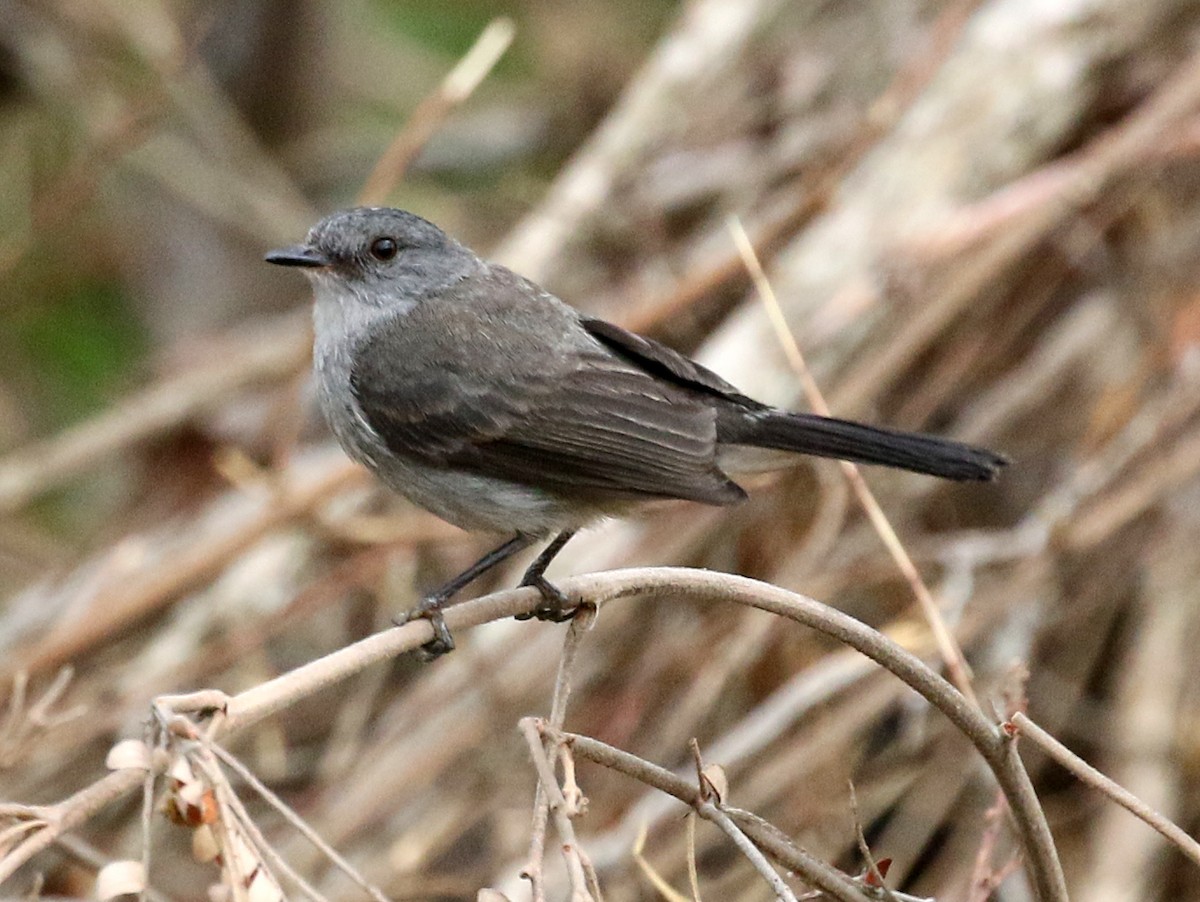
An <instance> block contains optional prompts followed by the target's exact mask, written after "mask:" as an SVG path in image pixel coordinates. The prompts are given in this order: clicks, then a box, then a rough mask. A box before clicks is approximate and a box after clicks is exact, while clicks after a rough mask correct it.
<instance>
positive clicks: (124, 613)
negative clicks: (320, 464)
mask: <svg viewBox="0 0 1200 902" xmlns="http://www.w3.org/2000/svg"><path fill="white" fill-rule="evenodd" d="M288 475H297V476H298V474H284V477H285V478H284V479H283V480H282V481H283V482H284V483H285V484H286V482H287V481H288V480H287V479H286V477H287V476H288ZM362 477H363V471H362V470H361V469H360V468H359V467H358V466H357V465H355V464H351V463H350V462H348V461H345V460H343V461H342V462H341V463H339V464H338V465H337V466H335V467H330V468H328V469H327V470H325V471H323V472H321V473H319V474H316V475H305V476H302V477H301V476H298V478H297V479H296V482H297V485H295V486H294V487H290V488H288V489H286V490H282V491H279V492H278V493H277V494H276V495H275V496H274V497H272V498H270V499H269V500H268V502H266V503H263V504H262V505H261V506H260V507H258V508H256V509H255V510H254V511H253V513H252V514H250V515H249V516H248V517H247V518H246V520H245V521H244V522H241V523H238V524H237V525H236V526H235V527H233V528H230V529H221V530H219V531H216V532H215V534H213V535H211V536H205V537H203V538H200V539H197V540H195V541H194V542H193V543H191V544H190V545H189V546H188V548H187V549H186V550H183V551H180V552H179V553H178V554H177V555H175V556H174V557H173V558H172V559H171V560H170V561H169V562H167V561H163V562H161V563H159V564H158V565H156V566H155V567H154V568H143V569H142V570H139V572H138V573H137V574H136V575H134V576H131V577H130V578H129V579H127V580H125V581H124V582H122V583H119V584H109V585H106V586H104V588H103V589H101V590H100V591H99V592H98V593H96V595H95V596H93V597H92V599H91V600H90V607H89V616H88V617H87V618H86V619H85V620H84V621H82V622H80V623H76V624H72V625H71V628H70V630H69V631H67V632H63V633H61V634H56V635H52V636H49V637H47V638H46V639H44V640H42V641H41V642H39V643H37V644H35V645H34V646H32V647H31V648H29V649H27V650H22V651H20V652H18V653H17V654H14V655H11V656H10V657H9V660H5V661H2V662H0V679H3V678H6V677H7V675H8V673H9V672H10V671H15V670H20V669H27V670H30V671H36V670H41V669H45V668H48V667H56V666H59V665H61V664H62V663H63V662H65V661H68V660H71V659H72V658H74V657H76V656H77V655H80V654H82V653H83V652H85V651H87V650H89V649H91V648H92V647H93V646H94V645H96V644H97V643H99V642H100V641H102V640H103V639H105V638H106V637H108V636H109V635H111V633H112V632H113V631H115V630H118V629H121V628H123V627H126V626H128V625H129V624H130V623H132V622H134V621H135V620H136V619H137V618H139V617H143V616H145V615H146V614H148V613H150V612H152V611H154V610H156V609H157V608H158V607H160V606H162V605H163V604H165V603H166V602H167V601H169V600H170V599H172V598H174V597H176V596H177V595H179V594H180V593H182V592H185V591H187V590H188V589H191V588H193V587H195V586H198V585H201V584H202V583H204V582H205V581H206V580H208V579H210V578H211V577H212V575H213V574H214V573H216V572H218V571H219V570H220V569H221V568H222V567H224V566H225V565H226V564H227V563H228V562H229V561H230V560H231V559H233V558H235V557H237V556H238V555H239V554H241V553H242V552H243V551H245V549H246V548H247V546H249V545H250V544H252V543H254V542H256V541H257V540H258V539H260V538H261V537H262V536H264V535H266V534H268V533H269V532H271V531H272V530H274V529H278V528H279V527H281V526H283V525H284V524H286V523H288V522H290V521H293V520H296V519H298V518H300V517H302V516H305V515H306V514H307V513H308V512H309V511H311V510H312V509H313V508H314V507H315V506H316V505H319V504H321V503H322V502H324V501H325V500H326V499H328V498H329V497H330V496H331V495H333V494H335V493H336V492H338V491H340V490H341V489H343V488H345V487H347V486H349V485H352V484H354V483H355V482H356V481H358V480H359V479H361V478H362Z"/></svg>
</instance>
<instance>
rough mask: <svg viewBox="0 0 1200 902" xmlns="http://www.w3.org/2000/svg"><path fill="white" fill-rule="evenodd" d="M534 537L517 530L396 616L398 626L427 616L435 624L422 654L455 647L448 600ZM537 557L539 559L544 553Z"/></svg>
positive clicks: (434, 654)
mask: <svg viewBox="0 0 1200 902" xmlns="http://www.w3.org/2000/svg"><path fill="white" fill-rule="evenodd" d="M533 538H534V537H533V536H530V535H526V534H525V533H523V532H519V533H517V534H516V535H515V536H513V537H512V538H511V539H509V540H508V541H507V542H505V543H504V544H503V545H500V546H499V547H497V548H493V549H492V550H491V551H489V552H488V553H487V554H485V555H484V556H483V557H481V558H480V559H479V560H477V561H476V562H475V563H473V564H472V565H471V566H470V567H468V568H467V569H466V570H464V571H463V572H462V573H460V574H458V576H456V577H454V579H452V580H450V581H449V582H448V583H446V584H445V585H444V586H442V587H441V588H440V589H438V590H437V591H436V592H432V593H430V594H429V595H426V596H425V597H424V598H423V599H421V603H420V604H418V605H417V607H416V608H415V609H414V610H412V611H409V612H408V613H406V614H402V615H400V617H398V618H396V625H397V626H401V625H403V624H405V623H408V621H410V620H415V619H416V618H418V617H422V618H424V619H426V620H428V621H429V622H430V624H431V625H432V626H433V638H432V639H430V640H429V641H428V642H426V643H425V644H424V645H422V646H421V652H420V654H421V657H422V658H424V659H425V660H427V661H432V660H433V659H434V658H436V657H439V656H441V655H444V654H445V653H446V652H448V651H453V650H454V638H453V637H452V636H451V635H450V630H449V629H447V628H446V618H445V617H443V616H442V608H443V607H444V606H445V604H446V602H447V601H449V600H450V598H451V597H452V596H453V595H454V594H455V593H457V592H459V591H460V590H461V589H464V588H466V586H468V585H469V584H470V583H473V582H474V581H475V580H476V579H478V578H479V577H480V576H482V575H483V574H484V573H486V572H487V571H489V570H491V569H492V568H493V567H495V566H497V565H499V564H502V563H504V562H505V561H506V560H508V559H509V558H510V557H512V556H513V555H514V554H516V553H517V552H519V551H521V550H522V549H525V548H528V547H529V546H530V545H531V544H532V543H533ZM568 538H569V536H568ZM555 541H556V542H557V541H558V540H557V539H555ZM559 547H560V548H561V547H562V546H561V545H560V546H559ZM543 554H545V552H543ZM551 557H553V555H551ZM538 560H539V561H540V560H541V557H539V558H538ZM534 563H535V564H536V563H537V562H536V561H535V562H534ZM546 563H547V564H548V563H550V561H549V560H548V559H547V561H546ZM530 569H532V568H530ZM542 569H543V570H544V569H546V568H545V565H543V567H542Z"/></svg>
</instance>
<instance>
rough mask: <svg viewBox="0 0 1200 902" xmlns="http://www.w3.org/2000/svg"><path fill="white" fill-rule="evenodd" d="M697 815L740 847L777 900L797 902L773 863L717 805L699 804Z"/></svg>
mask: <svg viewBox="0 0 1200 902" xmlns="http://www.w3.org/2000/svg"><path fill="white" fill-rule="evenodd" d="M695 809H696V813H697V814H699V815H700V816H701V817H702V818H704V819H705V820H709V821H712V822H713V823H714V824H716V825H717V827H718V828H719V829H720V830H721V831H722V832H723V833H724V834H725V835H726V836H728V837H729V838H730V839H731V840H733V844H734V845H735V846H737V847H738V851H739V852H741V853H742V854H743V855H745V856H746V858H747V859H748V860H749V861H750V863H751V864H752V865H754V869H755V870H756V871H758V873H759V874H761V875H762V878H763V879H764V880H766V881H767V884H768V885H769V886H770V887H771V890H772V892H774V893H775V898H776V899H782V900H783V902H796V894H795V893H793V892H792V888H791V887H790V886H788V885H787V884H786V883H784V882H783V878H782V877H780V876H779V874H777V873H776V872H775V869H774V868H773V867H771V863H770V862H769V861H767V859H766V858H765V857H764V856H763V853H762V852H760V851H759V850H758V846H756V845H754V843H752V842H751V841H750V840H749V839H748V838H747V836H746V834H745V833H743V832H742V831H741V830H740V829H739V828H738V825H737V824H735V823H734V822H733V820H732V819H731V818H730V817H729V815H728V814H726V813H725V812H724V811H722V810H721V809H720V808H719V807H718V806H717V805H715V804H713V803H712V802H697V803H696V804H695Z"/></svg>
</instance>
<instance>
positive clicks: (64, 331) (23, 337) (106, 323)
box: [13, 282, 146, 427]
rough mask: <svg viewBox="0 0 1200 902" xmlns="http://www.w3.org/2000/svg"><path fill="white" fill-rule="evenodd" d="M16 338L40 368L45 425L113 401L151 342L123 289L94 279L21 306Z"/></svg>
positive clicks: (24, 353) (37, 387)
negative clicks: (43, 300)
mask: <svg viewBox="0 0 1200 902" xmlns="http://www.w3.org/2000/svg"><path fill="white" fill-rule="evenodd" d="M13 338H14V340H15V342H16V344H17V347H18V350H19V352H20V353H21V354H22V356H24V357H25V358H26V359H27V360H28V361H29V363H30V366H31V368H32V369H33V371H34V372H36V373H37V384H36V385H35V390H36V391H37V392H38V394H39V395H40V399H39V400H40V402H41V404H40V409H41V411H42V413H43V415H44V418H45V421H44V422H43V423H42V426H43V427H45V426H53V425H57V424H61V423H64V422H70V421H72V420H76V419H78V418H79V417H81V416H83V415H84V414H86V413H89V412H91V411H94V410H98V409H100V408H102V407H103V406H104V405H105V404H106V403H108V402H110V401H111V400H112V398H113V396H114V395H116V394H118V393H119V392H118V389H119V388H121V387H123V381H124V377H125V376H126V375H127V374H128V372H129V368H130V364H131V363H132V362H133V361H135V360H137V359H139V358H140V357H141V356H142V354H143V353H144V350H145V345H146V342H145V337H144V335H143V334H142V332H141V330H140V328H139V327H138V325H137V322H136V320H135V318H134V316H133V314H132V312H131V311H130V310H129V308H128V304H127V302H126V298H125V296H124V295H123V294H122V293H121V291H120V289H119V288H118V287H117V286H115V285H112V284H105V283H95V282H84V283H80V284H78V285H75V286H72V287H71V288H70V289H68V290H67V291H65V292H63V294H62V295H61V296H59V297H57V298H56V299H55V303H53V304H47V305H44V306H34V307H29V308H26V309H25V310H22V311H21V312H20V314H19V315H18V316H17V317H15V322H14V323H13Z"/></svg>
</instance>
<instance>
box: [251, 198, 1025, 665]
mask: <svg viewBox="0 0 1200 902" xmlns="http://www.w3.org/2000/svg"><path fill="white" fill-rule="evenodd" d="M266 259H267V261H268V262H270V263H276V264H279V265H282V266H297V267H301V268H302V269H303V270H304V272H305V274H306V275H308V276H309V278H310V279H311V280H312V283H313V293H314V295H315V299H316V307H315V311H314V323H315V332H316V342H315V348H314V366H315V370H316V376H317V386H318V397H319V400H320V406H321V409H322V411H323V413H324V415H325V417H326V419H327V420H328V422H329V425H330V427H331V428H332V430H333V433H334V435H335V436H336V437H337V440H338V442H339V443H341V446H342V448H344V449H345V451H346V453H347V454H349V455H350V457H352V458H353V459H354V460H356V461H358V462H359V463H361V464H363V465H364V466H366V467H367V468H368V469H369V470H371V471H372V472H373V473H375V474H376V475H377V476H378V477H379V478H380V479H381V480H382V481H383V482H384V484H386V485H387V486H388V487H389V488H391V489H393V490H395V491H397V492H399V493H400V494H402V495H404V496H406V497H407V498H409V499H410V500H411V501H413V502H414V503H416V504H418V505H420V506H421V507H423V508H425V509H426V510H429V511H432V512H433V513H435V514H437V515H438V516H439V517H441V518H442V519H444V520H448V521H449V522H451V523H453V524H455V525H456V526H460V527H462V528H463V529H468V530H486V531H490V532H502V533H513V534H514V535H513V538H511V539H509V540H508V541H507V542H505V543H504V544H503V545H501V546H499V547H498V548H496V549H495V550H493V551H492V552H490V553H489V554H487V555H485V556H484V557H483V558H481V559H480V560H479V561H477V562H476V563H475V564H474V565H472V566H471V567H469V568H468V569H467V570H466V571H464V572H463V573H461V574H460V575H459V576H457V577H455V578H454V579H452V580H451V581H450V582H448V583H447V584H446V585H445V586H443V587H442V588H440V589H438V590H437V591H436V592H434V593H432V594H431V595H429V596H428V597H426V598H425V599H424V600H423V601H422V602H421V604H420V605H419V606H418V608H417V609H416V611H414V612H413V613H412V616H420V617H426V618H428V619H429V620H430V621H431V622H432V624H433V627H434V634H435V638H434V639H433V640H432V641H431V642H430V643H428V645H427V646H426V647H425V652H426V654H427V655H428V656H436V655H437V654H441V653H444V652H446V651H449V650H450V649H452V648H453V647H454V643H453V639H452V638H451V636H450V633H449V631H448V630H447V629H446V625H445V622H444V620H443V618H442V615H441V609H442V607H443V605H444V604H445V603H446V602H447V601H448V600H449V598H450V597H451V596H452V595H454V594H455V593H456V592H458V591H459V590H460V589H462V588H463V587H464V586H466V585H467V584H468V583H470V582H471V581H472V580H474V579H475V578H476V577H478V576H479V575H480V574H482V573H484V572H485V571H486V570H489V569H490V568H492V567H494V566H496V565H497V564H499V563H501V562H502V561H504V560H505V559H507V558H509V557H510V556H512V555H513V554H515V553H517V552H519V551H520V550H521V549H523V548H525V547H527V546H529V545H530V544H532V543H533V542H535V541H537V540H539V539H546V538H550V537H553V538H551V541H550V543H549V545H547V546H546V548H545V550H544V551H543V552H542V553H541V554H540V555H539V556H538V557H537V559H536V560H535V561H534V562H533V564H532V565H531V566H530V567H529V569H528V570H527V571H526V572H525V575H524V577H523V578H522V580H521V585H523V586H535V587H536V588H537V589H539V590H540V591H541V593H542V597H543V602H542V603H541V604H540V605H539V607H538V608H537V610H536V611H535V614H536V616H538V617H539V618H541V619H548V620H562V619H566V618H568V617H570V615H571V614H572V612H573V609H572V606H571V603H570V602H569V601H568V599H566V598H565V597H564V595H563V594H562V593H561V592H560V591H559V590H558V589H557V588H556V587H555V586H554V585H552V584H551V583H550V582H549V581H547V579H546V578H545V576H544V573H545V570H546V567H547V565H549V563H550V561H551V559H552V558H553V557H554V556H555V555H556V554H557V553H558V552H559V551H561V550H562V547H563V545H565V544H566V542H567V541H568V540H569V539H570V538H571V536H572V535H574V533H575V532H576V531H577V530H578V529H580V528H581V527H583V526H585V525H587V524H588V523H590V522H592V521H595V520H597V519H599V518H601V517H605V516H610V515H614V514H621V513H623V512H625V511H626V510H628V509H629V508H630V507H631V506H634V505H636V504H637V503H638V502H643V501H647V500H652V499H662V498H678V499H685V500H688V501H699V502H703V503H705V504H714V505H726V504H734V503H736V502H738V501H742V500H743V499H745V497H746V493H745V492H744V491H743V489H742V488H741V487H740V486H739V485H738V484H737V483H736V482H734V481H733V480H732V479H731V478H730V476H729V475H728V474H729V472H733V473H738V472H747V471H749V470H751V469H753V470H761V469H770V468H778V467H783V466H787V465H788V463H789V458H790V457H791V455H792V454H794V453H800V454H812V455H816V456H818V457H831V458H837V459H840V460H849V461H854V462H856V463H864V464H882V465H884V466H889V467H897V468H900V469H904V470H912V471H915V472H918V473H926V474H930V475H932V476H940V477H943V478H946V479H956V480H987V479H991V478H993V477H994V476H995V475H996V473H997V471H998V470H999V469H1000V467H1002V466H1003V465H1004V464H1005V463H1006V461H1005V458H1004V457H1003V456H1001V455H999V454H996V453H994V452H992V451H988V450H986V449H983V448H976V447H973V446H970V445H965V444H962V443H960V442H954V441H949V440H947V439H942V438H936V437H933V436H927V435H918V434H914V433H907V432H897V431H893V430H889V429H880V428H878V427H874V426H866V425H863V424H860V423H852V422H848V421H846V420H837V419H830V418H827V417H820V416H816V415H813V414H806V413H793V412H790V411H786V410H780V409H778V408H774V407H770V406H768V405H765V404H762V403H760V402H758V401H755V400H754V399H752V398H749V397H747V396H746V395H744V394H742V393H741V392H739V391H738V390H737V389H736V388H735V387H734V386H732V385H730V384H729V383H728V382H726V381H725V380H723V379H721V378H720V377H719V376H717V375H716V374H715V373H713V372H711V371H710V370H707V369H705V368H704V367H702V366H700V365H699V364H698V363H695V362H694V361H692V360H689V359H688V358H687V357H685V356H683V355H682V354H679V353H677V352H675V351H673V350H671V349H670V348H668V347H666V346H665V345H662V344H659V343H657V342H655V341H651V340H650V339H647V338H642V337H641V336H638V335H634V334H633V333H631V332H627V331H625V330H624V329H622V328H620V327H619V326H614V325H613V324H612V323H608V322H605V321H604V320H600V319H595V318H592V317H588V316H585V315H583V314H581V313H579V312H578V311H577V310H575V309H574V308H572V307H569V306H567V305H566V304H564V303H563V302H562V301H560V300H559V299H558V298H556V297H555V296H554V295H552V294H549V293H548V292H546V291H544V290H543V289H541V288H540V287H538V286H537V285H535V284H534V283H533V282H530V281H529V280H528V279H524V278H522V277H521V276H519V275H517V274H516V273H514V272H512V271H511V270H508V269H506V268H504V267H503V266H499V265H497V264H495V263H488V262H485V261H484V260H481V259H480V258H479V257H477V256H476V255H475V254H474V253H473V252H472V251H470V250H469V249H468V248H466V247H464V246H463V245H461V244H459V243H458V242H457V241H455V240H454V239H453V238H451V237H450V236H448V235H447V234H446V233H445V232H443V231H442V230H441V229H439V228H438V227H437V226H435V225H433V224H432V223H430V222H428V221H426V220H424V219H422V218H420V217H419V216H415V215H413V214H412V213H407V212H405V211H403V210H394V209H388V208H375V207H370V208H354V209H350V210H344V211H341V212H338V213H334V214H332V215H331V216H328V217H326V218H325V219H323V220H321V222H319V223H317V225H316V226H314V227H313V229H312V230H311V231H310V232H309V233H308V237H307V238H306V239H305V242H304V243H303V244H299V245H295V246H293V247H287V248H283V249H280V250H276V251H272V252H270V253H269V254H267V256H266ZM781 452H785V453H781Z"/></svg>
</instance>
